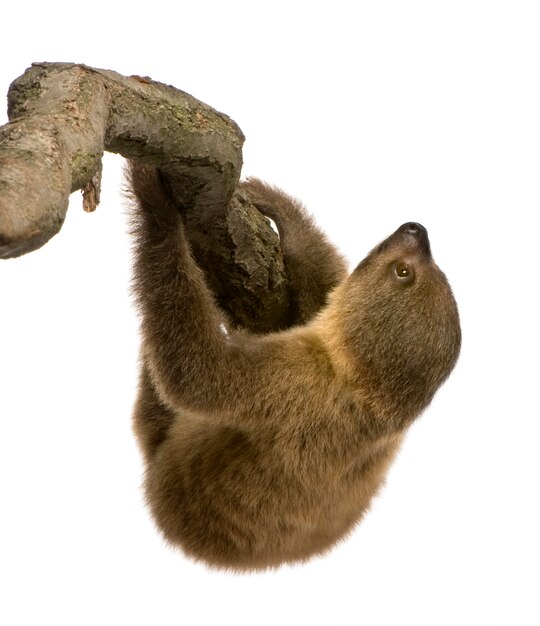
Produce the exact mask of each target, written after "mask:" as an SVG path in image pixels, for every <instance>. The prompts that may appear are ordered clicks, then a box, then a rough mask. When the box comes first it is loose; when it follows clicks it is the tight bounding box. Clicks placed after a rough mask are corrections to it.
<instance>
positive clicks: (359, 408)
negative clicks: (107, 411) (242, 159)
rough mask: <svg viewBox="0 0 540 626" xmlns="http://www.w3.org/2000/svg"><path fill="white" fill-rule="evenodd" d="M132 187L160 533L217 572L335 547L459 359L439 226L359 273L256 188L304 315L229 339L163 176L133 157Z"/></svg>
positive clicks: (386, 247) (287, 202) (399, 240)
mask: <svg viewBox="0 0 540 626" xmlns="http://www.w3.org/2000/svg"><path fill="white" fill-rule="evenodd" d="M130 179H131V185H132V188H133V192H134V195H135V197H136V199H137V202H136V204H137V209H136V214H135V217H134V223H135V245H136V255H135V287H136V294H137V297H138V303H139V306H140V310H141V315H142V361H143V369H142V375H141V384H140V393H139V398H138V401H137V405H136V408H135V415H134V422H135V430H136V433H137V436H138V440H139V442H140V446H141V449H142V451H143V453H144V456H145V460H146V463H147V473H146V495H147V499H148V503H149V506H150V508H151V510H152V513H153V515H154V517H155V520H156V523H157V525H158V527H159V528H160V530H161V531H162V533H163V534H164V536H165V537H166V538H167V540H168V541H170V542H171V543H173V544H175V545H178V546H181V547H182V549H183V550H184V551H185V552H186V553H187V554H189V555H191V556H192V557H194V558H195V559H199V560H203V561H205V562H206V563H208V564H210V565H212V566H216V567H224V568H231V569H236V570H251V569H262V568H266V567H273V566H278V565H280V564H282V563H284V562H292V561H298V560H304V559H307V558H309V557H310V556H312V555H314V554H320V553H321V552H323V551H325V550H327V549H328V548H330V547H331V546H332V545H333V544H335V542H336V541H337V540H339V539H340V538H342V537H343V536H344V535H345V534H346V533H347V532H349V531H350V530H351V529H352V528H353V526H354V525H355V524H356V523H357V522H358V521H359V520H360V518H361V517H362V515H363V514H364V513H365V511H366V510H367V508H368V506H369V504H370V501H371V500H372V498H373V496H374V494H375V493H376V492H377V490H378V488H379V487H380V486H381V484H382V482H383V480H384V476H385V473H386V470H387V468H388V466H389V464H390V463H391V461H392V459H393V457H394V455H395V453H396V451H397V449H398V447H399V445H400V442H401V439H402V437H403V434H404V432H405V430H406V428H407V426H408V425H409V424H410V423H411V422H412V420H413V419H414V418H415V417H416V416H418V415H419V414H420V413H421V412H422V411H423V410H424V409H425V407H426V406H427V405H428V404H429V402H430V400H431V398H432V397H433V395H434V393H435V391H436V390H437V388H438V387H439V386H440V385H441V383H442V382H443V381H444V380H445V378H446V377H447V376H448V374H449V373H450V371H451V370H452V368H453V366H454V364H455V361H456V359H457V356H458V353H459V347H460V327H459V318H458V313H457V308H456V305H455V302H454V299H453V296H452V293H451V290H450V287H449V286H448V283H447V281H446V279H445V277H444V275H443V274H442V272H441V271H440V270H439V268H438V267H437V266H436V265H435V263H434V262H433V260H432V258H431V253H430V250H429V242H428V240H427V234H425V231H424V230H423V229H422V227H417V226H416V225H412V226H411V225H404V226H402V227H401V228H400V229H398V230H397V231H396V232H395V233H394V234H393V235H392V236H390V237H389V238H388V239H387V240H386V241H385V242H383V244H381V245H380V246H378V247H377V248H375V249H374V250H373V251H372V252H371V253H370V254H369V255H368V257H366V259H364V261H363V262H362V263H361V264H360V265H359V266H358V267H357V268H356V269H355V270H354V272H353V273H352V274H351V275H350V276H348V277H345V276H344V265H343V261H342V260H341V257H340V256H339V255H338V254H337V253H336V252H335V250H334V249H333V247H332V246H331V245H330V244H329V243H328V242H327V241H326V239H325V238H324V236H323V235H322V234H321V233H320V232H319V231H318V230H317V228H316V227H315V226H314V224H313V222H312V221H311V220H310V218H309V217H308V216H307V215H306V214H305V211H304V210H303V209H302V208H301V206H300V205H299V204H298V203H297V202H295V201H293V200H291V199H290V198H288V197H287V196H285V195H284V194H283V193H282V192H280V191H278V190H276V189H274V188H272V187H269V186H266V185H264V184H263V183H261V182H260V181H248V183H245V186H246V187H247V188H248V189H249V192H250V195H251V196H252V197H253V198H254V202H255V204H256V205H257V206H258V207H259V209H260V210H261V211H262V212H263V213H265V214H266V215H267V216H269V217H271V218H272V219H273V220H275V222H276V224H277V226H278V230H279V233H280V237H281V243H282V247H283V251H284V258H285V264H286V268H287V271H288V273H289V279H290V280H291V283H292V290H293V295H294V297H295V299H296V302H297V303H298V304H297V311H296V319H297V321H298V322H305V323H304V324H303V325H298V326H295V327H293V328H290V329H289V330H285V331H282V332H279V333H269V334H266V335H252V334H250V333H248V332H246V331H244V330H241V329H239V330H230V332H229V334H228V335H226V334H225V333H224V332H223V329H222V323H223V318H222V315H221V313H220V311H219V310H218V308H217V307H216V305H215V303H214V299H213V296H212V294H211V293H210V291H209V289H208V288H207V286H206V284H205V281H204V278H203V274H202V272H201V270H200V269H199V268H198V267H197V265H196V263H195V262H194V260H193V258H192V256H191V254H190V250H189V246H188V243H187V241H186V239H185V237H184V233H183V225H182V219H181V216H180V214H179V212H178V210H177V208H176V207H175V206H173V205H172V203H171V201H170V199H169V198H168V196H167V194H166V192H165V190H164V187H163V186H162V184H161V182H160V177H159V174H158V173H157V171H156V170H155V169H152V168H149V167H147V166H142V165H138V164H132V165H131V170H130ZM396 263H406V264H407V265H408V267H409V270H410V271H411V272H414V279H413V280H410V277H409V278H405V279H400V278H398V277H397V275H396ZM338 283H339V284H338ZM336 284H337V287H336V288H335V289H334V290H333V292H332V293H331V295H330V296H329V297H328V292H329V290H330V289H332V288H333V287H334V286H335V285H336ZM327 300H328V304H325V302H326V301H327ZM321 307H322V308H321ZM319 309H321V310H320V311H319Z"/></svg>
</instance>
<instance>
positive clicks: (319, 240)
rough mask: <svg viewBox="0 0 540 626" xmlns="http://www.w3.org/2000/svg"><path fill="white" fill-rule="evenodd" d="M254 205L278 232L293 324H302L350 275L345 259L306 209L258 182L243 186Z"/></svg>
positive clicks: (278, 191)
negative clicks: (346, 276)
mask: <svg viewBox="0 0 540 626" xmlns="http://www.w3.org/2000/svg"><path fill="white" fill-rule="evenodd" d="M241 187H242V188H243V189H244V190H246V191H247V193H248V196H249V199H250V201H251V202H252V203H253V204H254V205H255V206H256V207H257V209H258V210H259V211H260V212H261V213H262V214H263V215H266V216H267V217H269V218H270V219H272V220H273V221H274V222H275V223H276V226H277V228H278V232H279V237H280V244H281V249H282V252H283V260H284V264H285V270H286V272H287V276H288V279H289V284H290V289H291V320H290V323H291V324H302V323H304V322H306V321H308V320H309V319H311V318H312V317H313V315H315V314H316V313H317V312H318V311H319V310H320V309H321V308H322V307H323V306H324V305H325V304H326V300H327V296H328V293H329V292H330V291H331V290H332V289H333V288H334V287H335V286H336V285H337V284H338V283H339V282H341V281H342V280H343V279H344V278H345V275H346V265H345V261H344V259H343V257H342V256H341V255H340V254H339V252H338V251H337V250H336V248H335V247H334V246H333V245H332V244H331V243H330V242H329V241H328V239H327V238H326V236H325V235H324V234H323V233H322V232H321V231H320V230H319V228H318V227H317V225H316V224H315V222H314V221H313V219H312V218H311V216H310V215H309V214H308V213H307V212H306V210H305V208H304V207H303V205H302V204H301V203H300V202H299V201H298V200H295V199H294V198H291V197H290V196H288V195H287V194H285V193H284V192H283V191H281V190H280V189H277V188H276V187H273V186H271V185H268V184H266V183H264V182H263V181H261V180H259V179H257V178H249V179H248V180H247V181H245V182H243V183H242V184H241Z"/></svg>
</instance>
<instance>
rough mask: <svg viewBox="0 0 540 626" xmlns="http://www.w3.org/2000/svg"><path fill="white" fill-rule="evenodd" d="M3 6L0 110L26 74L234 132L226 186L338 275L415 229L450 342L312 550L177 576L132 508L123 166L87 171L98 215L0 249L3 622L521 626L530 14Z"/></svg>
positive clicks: (532, 79) (191, 568)
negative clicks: (123, 80) (341, 262)
mask: <svg viewBox="0 0 540 626" xmlns="http://www.w3.org/2000/svg"><path fill="white" fill-rule="evenodd" d="M6 6H7V8H6V7H4V8H3V9H2V16H1V20H2V36H1V38H0V59H1V60H0V92H1V93H2V94H5V93H6V92H7V89H8V86H9V83H10V82H11V80H13V79H14V78H16V77H17V76H19V75H20V74H22V73H23V71H24V70H25V69H26V67H28V66H29V65H30V63H31V62H32V61H42V60H46V61H76V62H84V63H87V64H89V65H94V66H97V67H105V68H110V69H115V70H117V71H119V72H121V73H125V74H139V75H149V76H152V77H153V78H154V79H156V80H161V81H163V82H167V83H170V84H173V85H175V86H177V87H179V88H181V89H183V90H185V91H188V92H189V93H191V94H193V95H194V96H196V97H198V98H199V99H201V100H203V101H205V102H207V103H209V104H210V105H212V106H213V107H215V108H217V109H218V110H222V111H224V112H226V113H228V114H229V115H230V116H231V117H232V118H233V119H235V120H236V121H237V122H238V123H239V124H240V126H241V128H242V129H243V131H244V132H245V134H246V136H247V141H246V144H245V151H244V161H245V166H244V174H245V175H250V174H256V175H259V176H261V177H263V178H265V179H267V180H269V181H271V182H274V183H276V184H278V185H280V186H281V187H283V188H284V189H285V190H287V191H289V192H290V193H292V194H294V195H296V196H298V197H300V198H302V200H303V201H304V202H305V203H306V205H307V206H308V207H309V209H310V210H311V212H312V213H314V214H315V216H316V218H317V220H318V222H319V224H320V225H321V226H322V227H323V228H324V229H325V230H326V232H327V233H328V234H329V236H330V237H331V239H332V240H333V241H335V242H336V243H337V244H338V246H339V247H340V248H341V250H342V251H344V252H345V253H346V254H347V256H348V258H349V259H350V262H351V264H356V263H357V262H359V261H360V260H361V259H362V258H363V256H364V255H365V254H366V253H367V251H368V250H369V249H370V248H371V247H372V246H373V245H375V244H376V243H377V242H378V241H380V240H382V239H383V238H385V237H386V236H387V235H388V234H390V233H391V232H392V231H393V230H394V229H395V228H397V226H399V225H400V224H401V223H403V222H405V221H408V220H416V221H419V222H422V223H423V224H424V225H425V226H426V227H427V228H428V230H429V233H430V237H431V242H432V248H433V252H434V256H435V258H436V260H437V262H438V263H439V265H440V266H441V267H442V268H443V270H444V271H445V272H446V274H447V275H448V277H449V279H450V281H451V283H452V285H453V288H454V291H455V294H456V298H457V300H458V303H459V306H460V311H461V316H462V327H463V350H462V355H461V359H460V361H459V363H458V366H457V368H456V370H455V371H454V373H453V374H452V376H451V378H450V380H449V381H448V383H447V384H446V385H445V386H444V387H443V388H442V389H441V391H440V392H439V393H438V395H437V397H436V399H435V401H434V402H433V404H432V405H431V407H430V408H429V409H428V411H427V412H426V414H425V415H424V416H423V417H422V418H421V419H420V420H419V421H418V422H417V423H415V425H414V426H413V427H412V428H411V430H410V433H409V435H408V437H407V439H406V442H405V445H404V447H403V450H402V452H401V454H400V456H399V458H398V460H397V462H396V463H395V464H394V466H393V467H392V469H391V472H390V474H389V477H388V481H387V486H386V487H385V489H384V490H383V492H382V493H381V495H380V497H379V498H378V499H377V500H376V501H375V503H374V505H373V507H372V509H371V512H370V513H369V515H368V516H367V517H366V519H365V521H364V522H363V523H362V524H361V525H360V526H359V527H358V528H357V529H356V531H355V532H354V533H353V535H352V536H351V537H350V538H348V539H347V540H346V541H345V542H343V543H342V544H341V545H339V546H338V547H337V548H336V549H335V550H333V551H332V552H331V553H330V554H329V555H328V556H325V557H324V558H320V559H317V560H315V561H312V562H311V563H309V564H307V565H303V566H298V567H293V568H289V567H284V568H282V569H280V570H278V571H275V572H270V573H265V574H258V575H245V576H238V575H231V574H225V573H221V572H215V571H209V570H208V569H206V568H205V567H204V566H201V565H195V564H193V563H192V562H190V561H188V560H187V559H186V558H185V557H183V556H182V554H181V553H179V552H176V551H173V550H171V549H170V548H168V547H166V546H165V545H164V543H163V542H162V541H161V539H160V537H159V536H158V535H157V533H156V531H155V530H154V528H153V526H152V522H151V520H150V519H149V516H148V513H147V511H146V509H145V508H144V505H143V502H142V494H141V490H140V483H141V469H142V468H141V463H140V459H139V455H138V451H137V448H136V444H135V441H134V438H133V435H132V433H131V425H130V412H131V406H132V403H133V400H134V397H135V390H136V378H137V346H138V338H137V320H136V318H135V314H134V310H133V308H132V307H131V301H130V295H129V286H128V285H129V264H130V254H129V240H128V237H127V234H126V233H127V225H126V219H125V212H126V209H125V206H124V204H123V201H122V199H121V198H120V196H119V193H118V190H119V188H120V185H121V159H120V158H119V157H117V156H110V155H109V156H107V157H106V159H105V174H104V189H103V198H102V203H101V206H100V207H99V208H98V210H97V211H96V213H94V214H91V215H87V214H84V213H83V211H82V208H81V198H80V194H78V193H77V194H74V195H73V196H72V203H71V207H70V210H69V213H68V217H67V220H66V223H65V225H64V227H63V229H62V231H61V233H60V234H59V235H58V236H56V237H55V238H54V239H53V240H51V241H50V242H49V243H48V244H47V245H46V246H45V247H44V248H42V249H41V250H39V251H37V252H34V253H32V254H30V255H28V256H25V257H22V258H19V259H16V260H9V261H0V289H1V291H0V294H1V296H0V297H1V302H0V429H1V432H0V490H1V491H0V507H1V513H0V526H1V527H0V623H2V624H5V625H6V626H19V625H30V624H32V625H37V624H40V625H41V624H54V625H55V626H63V625H68V624H69V625H74V624H76V625H79V626H83V625H87V624H88V625H97V624H99V625H100V626H108V625H121V624H129V625H130V626H132V625H133V626H137V625H139V624H140V625H143V624H157V625H160V626H169V625H173V624H174V625H176V624H184V625H191V624H194V625H196V624H203V625H205V624H209V625H210V624H223V625H226V626H227V625H233V624H234V625H240V626H243V625H248V624H257V625H267V624H268V625H270V624H276V625H277V624H280V625H289V624H290V625H293V624H294V625H304V624H305V625H309V626H311V625H334V626H353V625H354V626H359V625H368V624H369V625H415V626H421V625H428V624H429V625H431V626H437V625H441V626H442V625H458V624H459V625H463V626H465V625H502V624H504V625H512V626H518V625H532V624H538V623H540V608H539V602H540V601H539V599H538V589H539V587H540V585H539V582H540V581H539V567H538V563H539V560H540V553H539V552H540V551H539V542H538V528H539V527H540V519H539V513H538V492H539V489H538V477H539V469H540V467H539V466H540V461H539V453H538V439H539V436H540V429H539V426H538V422H539V419H540V411H539V408H538V386H539V367H538V360H539V357H538V355H539V352H540V341H539V326H540V322H539V312H540V311H539V305H538V291H539V289H538V285H539V284H540V254H539V252H538V250H539V231H538V221H539V220H538V217H537V216H538V209H539V203H540V19H539V13H538V10H539V7H540V5H538V4H537V3H526V2H496V1H492V2H474V1H467V2H456V1H455V0H454V1H453V2H434V1H433V2H397V3H392V2H384V1H377V2H341V1H334V2H328V3H321V2H309V3H308V2H306V3H300V2H296V3H295V2H293V1H291V0H289V2H284V3H282V2H276V1H275V0H274V1H273V2H271V3H270V2H264V3H263V2H245V3H242V2H234V1H232V0H227V1H225V2H205V3H202V2H197V1H196V0H190V1H189V2H176V3H165V2H161V1H160V0H157V1H155V2H152V3H149V4H148V6H142V5H137V4H136V3H127V2H117V3H114V2H107V3H105V2H99V1H96V0H94V1H93V2H92V3H91V4H88V3H75V4H74V3H70V4H66V5H65V6H61V5H60V4H58V3H55V2H42V3H40V4H39V6H32V3H30V4H29V3H23V2H19V3H8V5H6ZM6 121H7V118H6V115H5V113H4V112H2V116H1V118H0V123H4V122H6Z"/></svg>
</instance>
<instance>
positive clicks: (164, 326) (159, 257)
mask: <svg viewBox="0 0 540 626" xmlns="http://www.w3.org/2000/svg"><path fill="white" fill-rule="evenodd" d="M128 177H129V179H130V183H131V189H132V193H133V196H134V200H135V209H134V215H133V230H134V235H135V264H134V286H135V294H136V297H137V301H138V305H139V308H140V313H141V317H142V328H141V330H142V337H143V345H142V349H143V355H142V356H143V359H144V360H145V363H146V364H147V366H148V370H149V373H150V376H151V378H152V381H153V383H154V385H155V387H156V390H157V391H158V393H159V395H160V397H161V398H162V399H163V400H164V401H166V402H167V404H169V405H170V406H172V407H177V408H180V407H185V408H192V409H194V410H204V411H206V410H207V408H208V404H209V402H210V403H214V404H220V405H222V406H226V405H227V403H228V402H231V401H232V400H233V399H234V398H233V394H234V390H233V388H232V386H231V384H230V380H229V379H230V377H231V371H232V370H234V369H235V367H236V365H235V360H236V358H235V351H234V350H231V349H230V345H227V344H228V343H229V344H230V341H228V340H227V339H226V337H225V335H224V333H223V330H222V327H221V324H222V321H223V320H222V317H221V314H220V312H219V310H218V308H217V306H216V304H215V303H214V299H213V296H212V294H211V292H210V290H209V289H208V287H207V285H206V283H205V280H204V276H203V273H202V271H201V270H200V269H199V267H198V266H197V264H196V263H195V261H194V260H193V257H192V255H191V252H190V250H189V246H188V243H187V241H186V238H185V236H184V229H183V224H182V218H181V216H180V214H179V212H178V208H177V207H176V206H175V205H174V204H173V202H172V201H171V199H170V198H169V197H168V195H167V193H166V191H165V189H164V187H163V183H162V180H161V178H160V174H159V171H158V170H157V169H156V168H154V167H149V166H145V165H141V164H138V163H134V162H132V163H130V165H129V170H128ZM210 399H212V400H211V401H210Z"/></svg>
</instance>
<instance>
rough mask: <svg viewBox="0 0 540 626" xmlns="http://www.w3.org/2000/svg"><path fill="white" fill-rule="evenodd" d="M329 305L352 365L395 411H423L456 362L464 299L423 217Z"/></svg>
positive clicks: (380, 250)
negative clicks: (436, 257)
mask: <svg viewBox="0 0 540 626" xmlns="http://www.w3.org/2000/svg"><path fill="white" fill-rule="evenodd" d="M329 309H330V311H331V314H332V317H334V316H337V317H338V319H339V328H340V331H339V335H340V337H339V341H340V343H341V346H340V351H341V353H342V354H343V355H344V356H345V359H346V361H347V362H348V364H349V367H352V371H354V372H356V374H357V376H358V377H359V380H361V381H362V384H363V385H365V386H366V388H367V390H368V391H369V394H370V395H371V396H372V397H374V398H375V399H377V398H381V399H384V401H385V402H387V403H388V405H389V407H390V406H391V407H392V411H403V412H404V413H408V412H412V413H415V414H417V413H418V412H419V411H421V410H423V409H424V408H425V406H427V404H428V403H429V402H430V400H431V398H432V397H433V394H434V393H435V391H436V390H437V388H438V387H439V386H440V385H441V383H442V382H443V381H444V380H445V379H446V377H447V376H448V375H449V374H450V372H451V370H452V368H453V367H454V365H455V363H456V360H457V357H458V354H459V350H460V344H461V330H460V324H459V315H458V310H457V306H456V303H455V300H454V297H453V295H452V291H451V289H450V285H449V284H448V281H447V280H446V277H445V275H444V274H443V273H442V272H441V270H440V269H439V268H438V266H437V265H436V264H435V262H434V261H433V258H432V256H431V247H430V243H429V239H428V234H427V230H426V229H425V228H424V227H423V226H422V225H421V224H417V223H416V222H407V223H406V224H403V225H402V226H400V227H399V228H398V229H397V230H396V231H395V232H394V233H393V234H392V235H390V237H388V239H386V240H385V241H383V242H382V243H381V244H379V245H378V246H377V247H376V248H374V249H373V250H372V251H371V252H370V253H369V254H368V256H367V257H366V258H365V259H364V260H363V261H362V262H361V263H360V264H359V265H358V266H357V267H356V269H355V270H354V271H353V273H352V274H351V275H350V276H349V278H348V279H347V280H346V281H345V283H343V284H342V285H341V286H340V287H339V288H338V290H337V291H336V293H335V297H333V298H332V300H331V303H330V306H329Z"/></svg>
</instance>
